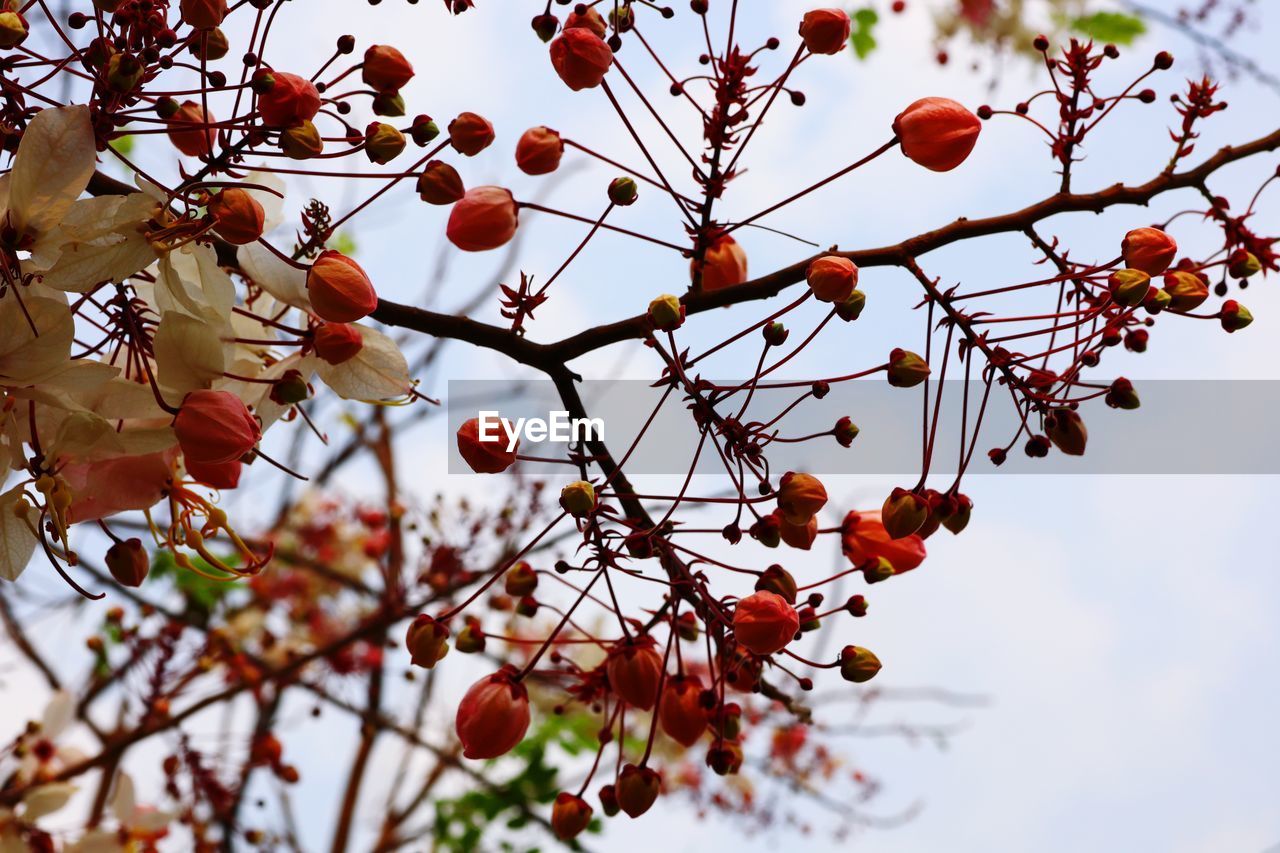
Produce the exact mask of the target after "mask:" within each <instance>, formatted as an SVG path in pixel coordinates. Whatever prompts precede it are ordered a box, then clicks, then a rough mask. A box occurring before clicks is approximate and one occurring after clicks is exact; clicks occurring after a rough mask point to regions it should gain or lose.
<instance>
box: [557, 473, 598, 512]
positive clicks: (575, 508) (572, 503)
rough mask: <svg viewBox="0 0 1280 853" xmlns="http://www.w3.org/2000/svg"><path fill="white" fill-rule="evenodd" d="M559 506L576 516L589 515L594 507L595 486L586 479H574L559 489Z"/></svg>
mask: <svg viewBox="0 0 1280 853" xmlns="http://www.w3.org/2000/svg"><path fill="white" fill-rule="evenodd" d="M560 506H562V507H564V511H565V512H567V513H569V514H570V515H573V516H577V517H578V518H581V517H583V516H585V515H590V514H591V512H592V511H593V510H594V509H595V508H596V490H595V487H594V486H592V485H591V484H590V483H588V482H587V481H586V480H575V481H574V482H572V483H570V484H569V485H567V486H565V487H564V488H563V489H561V490H560Z"/></svg>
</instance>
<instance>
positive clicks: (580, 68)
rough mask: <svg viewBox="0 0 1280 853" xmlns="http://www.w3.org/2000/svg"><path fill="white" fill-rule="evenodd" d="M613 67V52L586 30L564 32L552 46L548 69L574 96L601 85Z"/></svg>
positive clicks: (598, 37)
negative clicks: (550, 68)
mask: <svg viewBox="0 0 1280 853" xmlns="http://www.w3.org/2000/svg"><path fill="white" fill-rule="evenodd" d="M612 64H613V51H611V50H610V49H609V46H608V45H607V44H605V43H604V42H603V41H601V39H600V36H598V35H596V34H595V33H593V32H591V30H589V29H587V28H586V27H573V28H571V29H566V30H564V31H563V32H561V33H560V35H559V37H557V38H556V40H555V41H553V42H551V66H552V67H553V68H554V69H555V70H556V74H558V75H560V79H561V80H563V81H564V84H565V85H566V86H568V87H569V88H570V89H572V90H573V91H575V92H578V91H581V90H582V89H594V88H595V87H596V86H599V85H600V84H601V83H603V82H604V75H605V74H606V73H607V72H608V71H609V66H610V65H612Z"/></svg>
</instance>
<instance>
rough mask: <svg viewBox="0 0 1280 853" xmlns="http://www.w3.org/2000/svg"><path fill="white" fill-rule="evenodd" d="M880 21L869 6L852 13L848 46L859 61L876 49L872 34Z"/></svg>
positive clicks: (874, 38)
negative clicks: (850, 46) (851, 27)
mask: <svg viewBox="0 0 1280 853" xmlns="http://www.w3.org/2000/svg"><path fill="white" fill-rule="evenodd" d="M879 21H880V16H879V15H878V14H876V10H875V9H873V8H871V7H870V6H868V7H866V8H864V9H858V10H856V11H855V12H854V13H853V29H852V30H850V31H849V44H850V45H852V47H853V53H854V55H855V56H857V57H858V58H859V59H866V58H867V57H868V56H870V55H871V51H873V50H875V49H876V37H875V35H874V33H873V30H874V29H875V26H876V24H877V23H879Z"/></svg>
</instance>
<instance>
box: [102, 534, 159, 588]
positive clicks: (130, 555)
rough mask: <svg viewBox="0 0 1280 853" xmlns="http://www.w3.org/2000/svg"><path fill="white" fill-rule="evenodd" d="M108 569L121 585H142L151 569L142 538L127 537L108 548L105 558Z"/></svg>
mask: <svg viewBox="0 0 1280 853" xmlns="http://www.w3.org/2000/svg"><path fill="white" fill-rule="evenodd" d="M105 562H106V564H107V571H109V572H111V577H113V578H115V579H116V582H117V583H119V584H120V585H121V586H132V587H139V586H142V582H143V581H144V580H146V579H147V572H148V571H149V570H150V569H151V561H150V559H149V558H148V557H147V550H146V549H145V548H143V547H142V540H141V539H125V540H124V541H122V542H116V543H115V544H114V545H112V546H111V547H110V548H108V549H107V556H106V560H105Z"/></svg>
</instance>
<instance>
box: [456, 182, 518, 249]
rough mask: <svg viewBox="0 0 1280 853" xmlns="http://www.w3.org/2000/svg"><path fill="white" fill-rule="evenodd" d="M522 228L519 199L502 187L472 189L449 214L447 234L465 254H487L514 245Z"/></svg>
mask: <svg viewBox="0 0 1280 853" xmlns="http://www.w3.org/2000/svg"><path fill="white" fill-rule="evenodd" d="M517 225H519V219H518V217H517V208H516V200H515V199H514V198H512V197H511V192H510V191H509V190H504V189H503V188H502V187H472V188H471V189H469V190H467V193H466V195H464V196H463V197H462V200H461V201H459V202H458V203H457V204H455V205H454V206H453V210H452V211H451V212H450V213H449V224H448V226H447V227H446V229H445V234H446V236H448V238H449V242H451V243H453V245H455V246H457V247H458V248H459V249H461V250H462V251H464V252H484V251H488V250H489V249H496V248H498V247H499V246H504V245H506V244H507V243H508V242H510V240H511V238H512V237H514V236H515V234H516V226H517Z"/></svg>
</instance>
